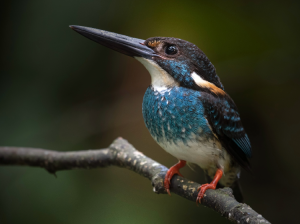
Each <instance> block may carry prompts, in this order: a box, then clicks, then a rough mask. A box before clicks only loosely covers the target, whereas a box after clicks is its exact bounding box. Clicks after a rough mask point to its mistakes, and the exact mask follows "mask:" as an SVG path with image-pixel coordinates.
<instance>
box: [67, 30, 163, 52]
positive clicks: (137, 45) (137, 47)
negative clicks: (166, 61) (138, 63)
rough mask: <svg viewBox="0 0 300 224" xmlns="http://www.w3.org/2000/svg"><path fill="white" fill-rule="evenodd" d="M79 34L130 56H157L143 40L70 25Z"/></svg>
mask: <svg viewBox="0 0 300 224" xmlns="http://www.w3.org/2000/svg"><path fill="white" fill-rule="evenodd" d="M70 28H71V29H73V30H75V31H76V32H78V33H79V34H81V35H83V36H85V37H87V38H89V39H91V40H93V41H95V42H97V43H99V44H102V45H104V46H106V47H108V48H111V49H113V50H115V51H118V52H120V53H123V54H126V55H128V56H131V57H135V56H136V57H143V58H151V57H154V56H158V55H157V54H156V53H155V51H153V50H152V49H151V48H149V47H147V46H145V45H144V42H145V40H141V39H137V38H133V37H128V36H125V35H121V34H117V33H112V32H108V31H105V30H99V29H95V28H90V27H84V26H73V25H72V26H70Z"/></svg>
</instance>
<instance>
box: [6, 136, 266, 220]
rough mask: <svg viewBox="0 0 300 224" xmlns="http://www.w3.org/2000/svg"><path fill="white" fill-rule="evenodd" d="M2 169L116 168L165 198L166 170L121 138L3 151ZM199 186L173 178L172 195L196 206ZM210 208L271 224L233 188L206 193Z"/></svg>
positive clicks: (228, 214) (234, 217) (227, 214)
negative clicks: (98, 145) (88, 146)
mask: <svg viewBox="0 0 300 224" xmlns="http://www.w3.org/2000/svg"><path fill="white" fill-rule="evenodd" d="M0 165H25V166H37V167H42V168H45V169H46V170H48V171H49V172H50V173H55V172H56V171H60V170H68V169H76V168H77V169H80V168H81V169H90V168H97V167H106V166H109V165H115V166H119V167H124V168H127V169H130V170H133V171H134V172H136V173H139V174H140V175H142V176H144V177H147V178H148V179H149V180H151V182H152V186H153V191H154V192H155V193H162V194H165V193H166V192H165V189H164V186H163V181H164V177H165V174H166V172H167V170H168V168H167V167H165V166H163V165H161V164H159V163H158V162H156V161H154V160H152V159H150V158H148V157H146V156H145V155H144V154H142V153H141V152H139V151H137V150H136V149H135V148H134V147H133V146H132V145H131V144H129V143H128V142H127V141H126V140H124V139H122V138H118V139H116V140H115V141H114V142H113V143H112V144H111V145H110V146H109V148H107V149H101V150H85V151H77V152H58V151H52V150H45V149H35V148H23V147H0ZM199 186H200V184H198V183H194V182H193V181H190V180H187V179H185V178H183V177H180V176H175V177H174V178H172V182H171V189H170V190H171V192H173V193H175V194H178V195H179V196H181V197H184V198H186V199H188V200H191V201H193V202H196V198H197V195H198V192H197V189H198V187H199ZM202 205H204V206H207V207H209V208H211V209H213V210H215V211H216V212H218V213H220V214H221V215H222V216H224V217H226V218H227V219H229V220H230V221H232V222H233V223H240V224H242V223H245V224H257V223H270V222H268V221H267V220H266V219H264V218H263V217H262V216H261V215H260V214H258V213H257V212H255V211H254V210H253V209H252V208H251V207H250V206H248V205H246V204H242V203H239V202H237V201H236V200H235V199H234V196H233V195H232V190H231V189H230V188H223V189H217V190H207V191H206V193H205V196H204V198H203V200H202Z"/></svg>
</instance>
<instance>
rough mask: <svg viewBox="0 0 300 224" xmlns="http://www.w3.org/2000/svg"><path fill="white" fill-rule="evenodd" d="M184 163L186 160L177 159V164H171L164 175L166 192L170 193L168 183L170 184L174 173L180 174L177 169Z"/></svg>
mask: <svg viewBox="0 0 300 224" xmlns="http://www.w3.org/2000/svg"><path fill="white" fill-rule="evenodd" d="M185 164H186V161H184V160H179V162H178V163H177V164H175V165H174V166H172V167H171V168H170V169H169V170H168V172H167V174H166V176H165V181H164V186H165V189H166V191H167V192H168V194H169V195H171V193H170V184H171V179H172V177H173V176H174V175H175V174H178V175H179V176H182V175H181V173H180V172H179V169H181V168H182V167H184V166H185Z"/></svg>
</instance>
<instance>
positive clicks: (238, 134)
mask: <svg viewBox="0 0 300 224" xmlns="http://www.w3.org/2000/svg"><path fill="white" fill-rule="evenodd" d="M205 98H206V101H205V112H206V116H207V117H208V121H209V123H210V125H211V127H212V129H213V131H214V133H215V134H216V135H217V136H218V138H219V140H220V141H221V143H222V146H223V147H224V148H225V149H226V150H227V151H228V153H229V154H231V155H232V156H233V157H234V158H235V160H236V162H237V163H239V165H241V166H242V167H243V168H245V169H246V170H250V163H249V161H248V158H250V157H251V155H252V150H251V144H250V140H249V138H248V135H247V134H246V132H245V130H244V128H243V125H242V122H241V119H240V115H239V113H238V111H237V107H236V105H235V104H234V102H233V100H232V99H231V98H230V97H229V96H228V95H227V94H226V95H223V97H217V98H216V97H215V96H213V95H211V94H209V95H207V96H206V97H205Z"/></svg>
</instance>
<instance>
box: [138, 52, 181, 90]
mask: <svg viewBox="0 0 300 224" xmlns="http://www.w3.org/2000/svg"><path fill="white" fill-rule="evenodd" d="M134 58H135V59H136V60H138V61H139V62H141V63H142V64H143V65H144V66H145V67H146V69H147V70H148V71H149V73H150V75H151V85H152V86H153V88H154V90H156V91H159V92H161V91H164V90H167V89H168V88H170V87H173V86H178V83H177V82H176V81H175V80H174V79H173V77H172V76H171V75H170V74H169V73H167V72H166V71H165V70H163V69H162V68H161V67H160V66H159V65H158V64H157V63H156V62H154V61H152V60H149V59H145V58H142V57H134Z"/></svg>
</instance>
